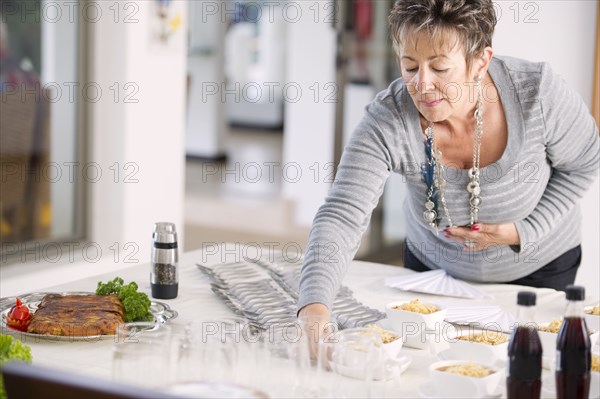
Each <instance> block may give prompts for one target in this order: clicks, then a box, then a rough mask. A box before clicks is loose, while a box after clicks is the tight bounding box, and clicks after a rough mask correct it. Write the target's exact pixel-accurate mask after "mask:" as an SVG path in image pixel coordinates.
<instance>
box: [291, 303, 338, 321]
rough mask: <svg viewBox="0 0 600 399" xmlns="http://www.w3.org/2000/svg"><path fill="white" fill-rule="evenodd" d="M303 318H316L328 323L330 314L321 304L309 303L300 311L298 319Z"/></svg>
mask: <svg viewBox="0 0 600 399" xmlns="http://www.w3.org/2000/svg"><path fill="white" fill-rule="evenodd" d="M303 316H310V317H316V318H319V317H322V318H323V319H324V320H326V321H329V319H330V318H331V312H330V311H329V308H328V307H327V306H325V305H323V304H322V303H311V304H308V305H306V306H305V307H303V308H302V309H300V312H299V313H298V318H301V317H303Z"/></svg>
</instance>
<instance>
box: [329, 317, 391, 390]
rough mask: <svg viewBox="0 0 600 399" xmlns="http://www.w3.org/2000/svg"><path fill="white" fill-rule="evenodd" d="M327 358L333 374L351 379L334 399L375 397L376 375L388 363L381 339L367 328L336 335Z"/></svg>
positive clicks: (341, 386)
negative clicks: (377, 370)
mask: <svg viewBox="0 0 600 399" xmlns="http://www.w3.org/2000/svg"><path fill="white" fill-rule="evenodd" d="M329 350H330V351H331V353H330V354H328V357H330V360H329V362H330V363H329V364H330V367H331V369H332V370H333V371H335V372H336V373H338V374H340V375H343V376H345V377H350V378H351V379H353V380H354V381H351V380H348V381H344V383H342V384H339V385H338V386H337V387H336V392H333V396H339V397H344V398H354V397H362V398H371V397H375V394H374V371H375V370H376V369H378V368H382V367H383V365H384V362H385V353H384V351H383V340H382V339H381V335H380V334H379V333H378V332H376V331H373V330H371V329H368V328H353V329H348V330H344V331H340V332H339V333H337V334H336V337H335V342H333V343H332V344H331V345H330V347H329Z"/></svg>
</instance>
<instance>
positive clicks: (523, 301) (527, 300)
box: [517, 291, 536, 306]
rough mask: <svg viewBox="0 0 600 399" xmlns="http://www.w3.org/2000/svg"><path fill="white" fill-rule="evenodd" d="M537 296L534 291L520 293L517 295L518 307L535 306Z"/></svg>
mask: <svg viewBox="0 0 600 399" xmlns="http://www.w3.org/2000/svg"><path fill="white" fill-rule="evenodd" d="M535 300H536V295H535V292H532V291H519V293H518V294H517V305H521V306H535Z"/></svg>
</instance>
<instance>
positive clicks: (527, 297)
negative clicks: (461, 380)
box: [506, 291, 542, 399]
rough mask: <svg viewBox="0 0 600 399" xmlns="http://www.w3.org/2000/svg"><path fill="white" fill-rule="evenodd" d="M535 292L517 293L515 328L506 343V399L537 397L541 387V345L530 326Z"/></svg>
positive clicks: (533, 328) (532, 327)
mask: <svg viewBox="0 0 600 399" xmlns="http://www.w3.org/2000/svg"><path fill="white" fill-rule="evenodd" d="M535 301H536V295H535V293H534V292H530V291H521V292H519V293H518V294H517V305H518V311H517V321H518V323H519V324H518V326H517V327H516V328H515V329H514V330H513V332H512V334H511V337H510V342H509V344H508V377H507V379H506V395H507V397H508V399H513V398H514V399H521V398H539V397H540V393H541V388H542V380H541V378H542V343H541V341H540V337H539V335H538V331H537V328H536V327H535V325H534V324H533V323H532V318H531V316H532V311H533V307H534V306H535Z"/></svg>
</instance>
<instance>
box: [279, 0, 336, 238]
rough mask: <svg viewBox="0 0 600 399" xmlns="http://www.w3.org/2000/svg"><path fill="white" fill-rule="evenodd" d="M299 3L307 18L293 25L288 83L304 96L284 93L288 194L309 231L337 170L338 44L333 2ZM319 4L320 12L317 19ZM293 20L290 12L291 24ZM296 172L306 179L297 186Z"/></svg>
mask: <svg viewBox="0 0 600 399" xmlns="http://www.w3.org/2000/svg"><path fill="white" fill-rule="evenodd" d="M294 4H295V5H296V6H298V7H302V13H301V16H300V17H299V18H298V20H297V21H295V22H294V23H289V24H288V33H287V45H286V48H287V49H288V52H287V57H288V58H287V74H286V82H287V83H288V84H290V85H296V87H299V88H300V89H301V91H302V95H301V96H300V97H299V98H298V99H297V101H296V95H295V94H294V90H293V86H290V90H289V91H288V92H287V95H286V93H285V92H284V99H287V100H288V101H286V103H285V116H284V120H285V121H284V126H285V128H284V129H285V130H284V135H283V137H284V140H283V162H284V165H285V166H286V167H284V169H283V174H284V175H283V194H284V196H285V197H286V198H289V199H292V200H293V201H294V206H295V222H296V223H297V224H300V225H303V226H310V224H311V223H312V220H313V218H314V215H315V213H316V212H317V209H318V208H319V206H320V205H321V204H322V202H323V200H324V199H325V195H326V194H327V190H328V188H329V184H328V183H326V179H325V178H326V177H328V176H329V175H330V174H331V173H332V171H333V168H332V166H333V165H332V164H330V163H331V162H332V161H333V129H334V114H335V103H334V101H335V98H336V97H335V96H331V95H332V94H333V93H334V88H333V85H332V84H335V51H336V43H335V30H334V28H333V27H332V24H331V22H330V21H328V20H327V16H328V15H330V13H331V10H332V8H329V7H330V6H329V5H330V4H331V2H330V1H318V2H302V1H301V2H295V3H294ZM328 4H329V5H328ZM315 5H317V6H318V9H319V10H320V12H319V13H318V17H315V15H316V13H315V11H314V10H315V9H316V7H315ZM291 15H292V14H291V12H290V19H291ZM315 21H316V23H315ZM315 84H316V85H317V86H315ZM311 87H312V89H311ZM317 87H318V90H317ZM315 97H316V98H315ZM297 170H300V171H301V173H302V175H301V176H300V178H299V179H298V180H297V181H296V178H297V175H296V171H297Z"/></svg>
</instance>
